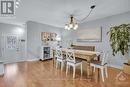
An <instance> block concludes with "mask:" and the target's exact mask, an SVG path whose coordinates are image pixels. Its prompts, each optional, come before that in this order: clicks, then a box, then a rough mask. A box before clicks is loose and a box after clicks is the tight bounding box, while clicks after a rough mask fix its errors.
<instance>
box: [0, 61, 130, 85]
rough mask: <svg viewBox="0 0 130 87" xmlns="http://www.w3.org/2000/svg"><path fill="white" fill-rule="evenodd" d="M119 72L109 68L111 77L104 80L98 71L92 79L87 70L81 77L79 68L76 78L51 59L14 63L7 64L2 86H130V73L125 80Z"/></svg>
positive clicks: (1, 79)
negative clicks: (118, 75) (89, 77)
mask: <svg viewBox="0 0 130 87" xmlns="http://www.w3.org/2000/svg"><path fill="white" fill-rule="evenodd" d="M119 72H120V70H117V69H114V68H109V70H108V73H109V78H108V79H105V82H102V80H101V77H100V76H99V75H98V74H97V73H95V74H94V76H93V77H92V79H87V78H86V72H84V73H83V74H84V75H83V76H82V77H81V76H80V71H79V70H77V72H76V79H73V78H72V71H71V72H69V73H68V76H66V74H65V70H64V71H61V70H60V69H56V68H55V67H54V66H53V63H52V61H51V60H48V61H44V62H41V61H34V62H20V63H12V64H7V65H6V67H5V75H4V76H3V77H2V76H1V77H0V87H130V76H129V75H126V79H125V80H122V79H116V78H117V74H118V73H119Z"/></svg>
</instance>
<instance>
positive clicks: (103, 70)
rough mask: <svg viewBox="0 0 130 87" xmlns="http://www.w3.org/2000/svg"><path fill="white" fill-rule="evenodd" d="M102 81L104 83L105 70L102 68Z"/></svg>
mask: <svg viewBox="0 0 130 87" xmlns="http://www.w3.org/2000/svg"><path fill="white" fill-rule="evenodd" d="M101 74H102V81H103V82H104V68H101Z"/></svg>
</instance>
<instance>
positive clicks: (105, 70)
mask: <svg viewBox="0 0 130 87" xmlns="http://www.w3.org/2000/svg"><path fill="white" fill-rule="evenodd" d="M105 74H106V77H107V78H108V72H107V66H106V67H105Z"/></svg>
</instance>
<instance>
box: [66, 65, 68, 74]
mask: <svg viewBox="0 0 130 87" xmlns="http://www.w3.org/2000/svg"><path fill="white" fill-rule="evenodd" d="M68 67H69V65H68V64H67V66H66V75H67V73H68Z"/></svg>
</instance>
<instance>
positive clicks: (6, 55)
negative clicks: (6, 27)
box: [0, 34, 21, 62]
mask: <svg viewBox="0 0 130 87" xmlns="http://www.w3.org/2000/svg"><path fill="white" fill-rule="evenodd" d="M0 38H1V41H0V42H1V43H0V45H1V46H0V49H1V57H2V58H1V59H3V61H4V62H17V61H19V60H20V59H21V51H20V44H21V41H20V39H19V37H18V35H13V34H2V35H1V37H0Z"/></svg>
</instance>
